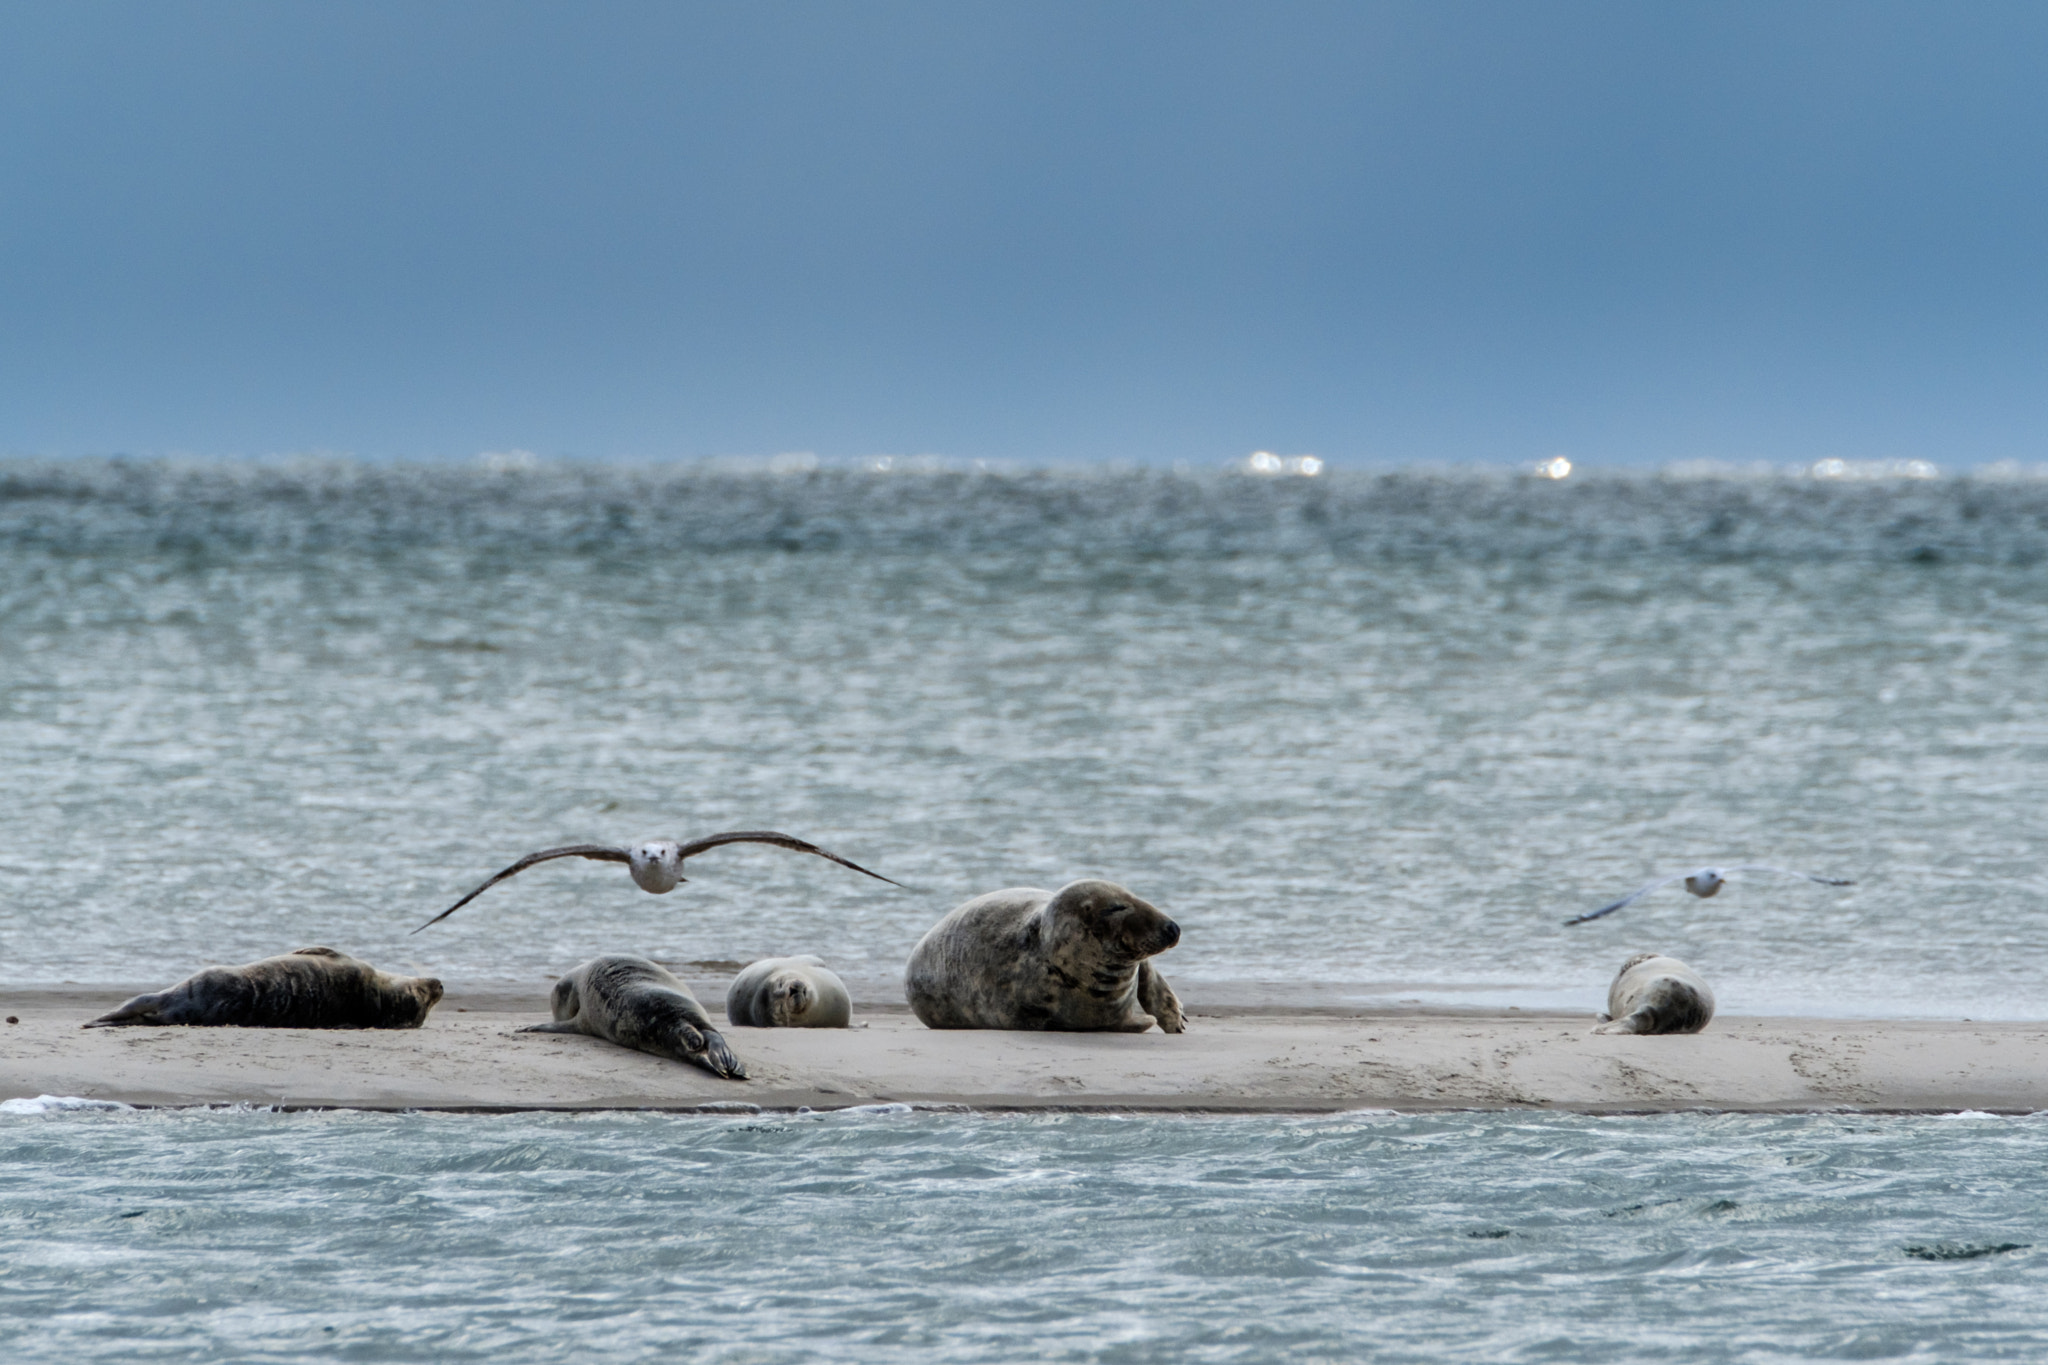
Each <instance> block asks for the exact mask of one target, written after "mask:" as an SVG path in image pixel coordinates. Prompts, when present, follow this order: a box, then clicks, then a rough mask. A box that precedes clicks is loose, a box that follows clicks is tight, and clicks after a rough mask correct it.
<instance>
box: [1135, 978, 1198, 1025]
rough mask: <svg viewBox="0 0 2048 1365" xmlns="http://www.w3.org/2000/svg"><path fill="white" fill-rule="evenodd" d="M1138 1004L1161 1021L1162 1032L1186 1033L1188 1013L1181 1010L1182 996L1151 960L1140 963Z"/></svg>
mask: <svg viewBox="0 0 2048 1365" xmlns="http://www.w3.org/2000/svg"><path fill="white" fill-rule="evenodd" d="M1138 1006H1139V1008H1141V1009H1143V1010H1144V1011H1145V1013H1147V1014H1149V1015H1151V1016H1152V1017H1153V1018H1154V1019H1157V1020H1158V1021H1159V1031H1160V1032H1162V1033H1186V1032H1187V1031H1188V1019H1187V1015H1185V1014H1183V1013H1182V1012H1181V1008H1180V997H1179V996H1177V995H1175V994H1174V993H1173V987H1171V986H1169V985H1167V984H1166V978H1165V977H1163V976H1161V975H1160V974H1159V969H1158V968H1156V967H1154V966H1153V965H1152V964H1151V963H1150V962H1140V963H1139V964H1138Z"/></svg>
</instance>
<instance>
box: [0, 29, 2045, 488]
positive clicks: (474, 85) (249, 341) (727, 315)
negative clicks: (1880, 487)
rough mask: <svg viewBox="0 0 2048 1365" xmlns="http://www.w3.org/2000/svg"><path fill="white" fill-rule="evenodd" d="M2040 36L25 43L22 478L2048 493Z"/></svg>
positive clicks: (18, 213) (20, 190)
mask: <svg viewBox="0 0 2048 1365" xmlns="http://www.w3.org/2000/svg"><path fill="white" fill-rule="evenodd" d="M2044 91H2048V6H2040V5H2019V4H2012V5H1999V4H1973V5H1966V6H1957V5H1937V4H1924V5H1895V4H1884V3H1875V2H1873V0H1863V2H1861V3H1854V4H1826V3H1816V4H1796V5H1786V4H1782V3H1772V4H1741V3H1723V4H1713V5H1688V4H1682V3H1660V4H1644V3H1635V2H1634V0H1630V2H1629V3H1612V4H1609V3H1596V4H1575V3H1552V4H1535V3H1523V2H1517V3H1509V4H1482V3H1462V4H1461V3H1432V4H1391V5H1375V4H1364V3H1360V4H1269V3H1261V4H1256V5H1254V4H1249V3H1245V4H1229V5H1211V4H1201V3H1190V2H1189V0H1175V3H1164V4H1133V3H1123V4H1118V3H1108V4H1103V3H1075V4H1032V3H1013V4H1003V5H983V4H968V3H960V2H959V0H947V2H946V3H932V4H924V3H918V4H903V3H886V2H884V0H866V2H864V3H859V4H847V3H828V4H777V3H756V4H746V5H739V4H728V3H719V4H710V5H691V4H678V3H659V4H631V3H612V4H558V5H533V4H520V3H511V2H510V0H492V3H488V4H450V3H441V4H435V3H424V4H398V3H390V4H355V5H344V4H321V5H309V4H297V3H262V4H237V3H208V4H203V5H191V4H177V3H161V2H157V3H148V4H113V3H94V2H92V0H82V2H81V3H56V0H50V3H43V4H23V3H5V4H4V6H0V451H4V452H12V453H17V454H105V453H116V452H126V453H161V452H181V453H197V454H208V455H252V456H253V455H267V454H275V453H283V452H293V451H308V450H326V451H345V452H352V453H355V454H358V455H361V456H365V457H374V458H384V457H400V458H446V457H468V456H470V455H473V454H475V453H476V452H478V451H480V450H486V449H504V448H508V447H519V448H525V449H530V450H534V451H537V452H540V453H542V454H544V455H579V456H593V457H632V458H647V457H652V458H675V457H691V456H699V455H712V454H733V453H754V454H772V453H775V452H780V451H790V450H811V451H815V452H817V453H819V454H820V455H824V456H827V457H835V456H853V455H861V454H870V453H884V452H890V453H922V452H933V453H940V454H947V455H953V456H959V457H977V456H986V457H1001V458H1010V459H1022V460H1034V461H1035V460H1073V459H1126V460H1147V461H1165V460H1174V459H1186V460H1193V461H1196V462H1206V461H1216V460H1222V459H1226V458H1231V457H1235V456H1240V455H1242V454H1243V453H1244V452H1246V451H1248V450H1251V449H1253V448H1256V447H1265V448H1270V449H1276V450H1281V451H1283V452H1314V453H1317V454H1321V455H1323V456H1325V457H1326V458H1328V459H1330V460H1332V461H1334V462H1336V463H1338V464H1339V465H1344V464H1362V463H1388V462H1391V463H1403V462H1409V461H1436V460H1482V461H1505V460H1524V459H1533V458H1535V457H1537V456H1540V455H1546V454H1550V453H1553V452H1563V453H1567V454H1570V455H1571V456H1572V457H1573V458H1574V459H1575V460H1579V461H1582V462H1585V463H1589V464H1615V463H1638V464H1640V463H1650V464H1654V463H1660V462H1663V461H1667V460H1674V459H1688V458H1701V457H1706V458H1721V459H1736V460H1747V459H1770V460H1804V459H1812V458H1817V457H1820V456H1824V455H1842V456H1849V457H1855V458H1906V457H1917V458H1926V459H1932V460H1936V461H1938V462H1941V463H1944V464H1948V465H1968V464H1973V463H1978V462H1982V461H1989V460H1997V459H2008V458H2010V459H2020V460H2027V461H2034V460H2048V363H2044V362H2048V98H2044V95H2043V92H2044Z"/></svg>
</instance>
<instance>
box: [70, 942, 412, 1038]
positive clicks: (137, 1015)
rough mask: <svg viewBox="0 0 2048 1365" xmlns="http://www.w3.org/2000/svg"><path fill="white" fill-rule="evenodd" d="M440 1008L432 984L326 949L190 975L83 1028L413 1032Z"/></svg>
mask: <svg viewBox="0 0 2048 1365" xmlns="http://www.w3.org/2000/svg"><path fill="white" fill-rule="evenodd" d="M440 1000H441V983H440V982H439V981H437V980H435V979H434V978H433V977H431V976H396V975H393V974H392V973H390V972H380V971H378V970H377V969H376V968H375V967H372V966H371V965H370V964H369V963H367V962H362V961H359V960H357V959H356V958H352V957H350V956H349V955H348V954H347V953H337V952H336V951H334V949H332V948H301V949H299V950H298V951H297V952H292V953H285V954H284V955H283V956H281V957H266V958H264V959H263V960H262V961H261V962H251V963H248V964H247V965H246V966H241V967H208V968H205V969H204V970H202V971H197V972H194V973H192V975H190V976H188V977H186V978H185V979H184V980H183V981H180V982H179V983H178V984H177V985H175V986H173V987H171V988H170V989H169V990H163V991H155V992H152V993H151V994H148V995H138V996H136V997H135V998H134V999H133V1000H130V1001H129V1002H128V1003H127V1004H125V1005H123V1006H121V1008H119V1009H117V1010H115V1011H113V1012H112V1013H110V1014H103V1015H101V1016H100V1017H99V1018H97V1019H95V1020H93V1021H92V1022H91V1023H89V1024H87V1025H86V1026H85V1027H87V1028H111V1027H113V1026H115V1025H119V1024H142V1025H148V1024H192V1025H199V1026H202V1027H223V1026H225V1027H237V1028H418V1027H419V1026H420V1025H421V1024H424V1023H426V1022H427V1011H429V1010H431V1009H433V1008H434V1006H435V1005H437V1004H439V1003H440Z"/></svg>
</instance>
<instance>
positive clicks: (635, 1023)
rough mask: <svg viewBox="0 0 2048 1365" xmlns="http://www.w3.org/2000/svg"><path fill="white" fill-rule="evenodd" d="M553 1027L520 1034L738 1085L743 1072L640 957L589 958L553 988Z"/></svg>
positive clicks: (656, 968) (706, 1018)
mask: <svg viewBox="0 0 2048 1365" xmlns="http://www.w3.org/2000/svg"><path fill="white" fill-rule="evenodd" d="M548 1003H549V1005H550V1006H551V1007H552V1008H553V1011H554V1015H555V1022H554V1023H552V1024H535V1025H533V1026H532V1027H531V1028H523V1029H521V1030H519V1031H520V1032H521V1033H584V1034H588V1035H590V1036H591V1037H592V1038H602V1039H604V1040H605V1041H606V1042H608V1043H617V1044H618V1045H619V1046H620V1047H630V1048H633V1049H635V1050H636V1051H640V1052H651V1053H653V1054H654V1055H655V1056H657V1057H669V1058H673V1059H674V1060H676V1061H678V1062H691V1063H694V1064H695V1065H697V1066H701V1067H703V1068H704V1069H705V1070H706V1071H708V1072H710V1073H711V1074H712V1075H714V1076H724V1077H726V1078H728V1079H730V1080H745V1079H746V1077H747V1069H746V1067H744V1066H742V1065H741V1064H740V1059H739V1058H737V1057H735V1056H733V1055H732V1049H731V1048H730V1047H727V1046H726V1042H725V1039H724V1038H723V1037H721V1036H720V1034H719V1032H718V1030H717V1029H715V1028H713V1027H711V1016H710V1015H708V1014H706V1013H704V1007H703V1006H702V1005H700V1004H698V1003H697V997H696V996H694V995H692V994H690V988H689V987H688V986H685V985H684V984H683V983H682V981H681V980H679V979H678V978H677V977H676V975H675V973H674V972H671V971H670V970H669V969H668V968H666V967H663V966H661V965H660V964H659V963H655V962H649V961H648V960H647V959H646V958H644V957H625V956H616V957H594V958H592V959H590V961H588V962H586V963H584V964H583V965H582V966H580V967H578V968H576V970H574V971H572V972H570V973H569V974H568V975H567V976H565V977H563V978H562V979H561V980H560V981H557V982H556V983H555V991H554V994H553V995H552V996H551V997H550V998H549V1001H548Z"/></svg>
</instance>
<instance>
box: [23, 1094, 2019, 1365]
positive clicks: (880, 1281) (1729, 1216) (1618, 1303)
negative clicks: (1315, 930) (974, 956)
mask: <svg viewBox="0 0 2048 1365" xmlns="http://www.w3.org/2000/svg"><path fill="white" fill-rule="evenodd" d="M8 1109H11V1110H13V1111H15V1112H0V1267H4V1270H0V1350H4V1351H5V1354H6V1356H7V1358H8V1359H9V1360H13V1361H44V1360H47V1361H72V1360H79V1359H102V1358H119V1359H121V1360H123V1361H155V1360H180V1361H211V1360H238V1361H241V1360H249V1361H262V1360H277V1361H286V1360H328V1359H332V1360H358V1361H466V1360H478V1361H492V1362H516V1361H554V1360H562V1359H565V1358H576V1359H586V1358H587V1359H601V1360H607V1361H614V1360H616V1361H634V1360H654V1359H688V1360H707V1361H782V1360H798V1359H825V1360H875V1361H881V1360H902V1359H906V1358H917V1359H945V1360H955V1361H979V1360H1101V1361H1272V1360H1318V1361H1324V1360H1327V1361H1337V1360H1376V1361H1380V1360H1385V1361H1400V1360H1413V1361H1425V1360H1427V1361H1434V1360H1445V1359H1459V1360H1503V1361H1522V1360H1531V1361H1538V1360H1541V1361H1569V1362H1597V1361H1616V1362H1629V1363H1630V1365H1634V1362H1640V1361H1643V1360H1646V1359H1654V1360H1697V1361H1722V1360H1741V1361H1808V1360H1909V1361H1943V1362H1945V1361H1957V1360H2039V1359H2041V1358H2042V1356H2043V1355H2044V1354H2048V1295H2044V1294H2043V1292H2042V1288H2043V1277H2042V1264H2043V1260H2042V1258H2043V1256H2044V1254H2048V1253H2044V1251H2043V1249H2042V1248H2043V1247H2044V1246H2048V1194H2044V1187H2043V1184H2042V1182H2041V1180H2040V1172H2041V1169H2042V1167H2043V1165H2044V1164H2048V1123H2044V1122H2042V1121H2041V1120H2039V1119H2012V1118H1993V1117H1990V1116H1984V1115H1961V1116H1952V1117H1948V1118H1889V1119H1870V1118H1848V1117H1827V1116H1809V1117H1796V1118H1793V1117H1782V1116H1781V1117H1755V1116H1720V1117H1706V1116H1698V1115H1684V1116H1670V1117H1663V1118H1635V1119H1596V1118H1585V1117H1574V1116H1563V1115H1528V1114H1524V1115H1514V1114H1507V1115H1433V1116H1395V1115H1386V1114H1349V1115H1338V1116H1334V1117H1324V1118H1314V1119H1271V1118H1256V1119H1254V1118H1234V1119H1207V1120H1205V1119H1188V1118H1177V1119H1159V1118H1153V1119H1114V1118H1104V1117H1078V1116H1075V1117H1037V1118H1017V1117H1009V1118H994V1117H972V1116H964V1115H935V1114H911V1113H900V1112H898V1113H891V1112H867V1113H863V1112H860V1111H852V1112H843V1113H839V1114H834V1115H808V1114H799V1115H795V1116H784V1117H779V1118H772V1119H704V1118H688V1119H685V1118H677V1117H674V1116H667V1115H649V1114H609V1115H585V1116H562V1115H526V1116H511V1117H491V1118H483V1117H477V1116H454V1115H423V1114H411V1115H368V1114H353V1115H351V1114H270V1113H250V1112H240V1113H219V1112H213V1113H208V1112H192V1111H186V1112H177V1113H133V1112H84V1113H79V1112H64V1111H57V1112H35V1110H36V1109H37V1106H35V1105H34V1104H32V1103H30V1104H24V1103H22V1102H19V1101H17V1102H13V1103H12V1104H10V1105H9V1106H8ZM22 1111H27V1112H22Z"/></svg>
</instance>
